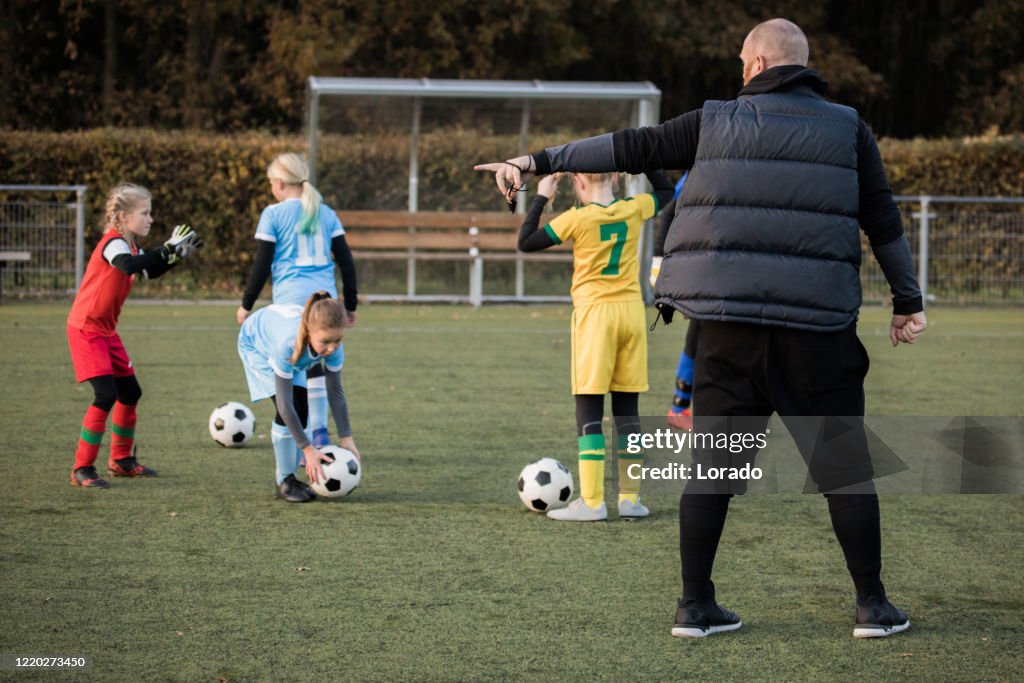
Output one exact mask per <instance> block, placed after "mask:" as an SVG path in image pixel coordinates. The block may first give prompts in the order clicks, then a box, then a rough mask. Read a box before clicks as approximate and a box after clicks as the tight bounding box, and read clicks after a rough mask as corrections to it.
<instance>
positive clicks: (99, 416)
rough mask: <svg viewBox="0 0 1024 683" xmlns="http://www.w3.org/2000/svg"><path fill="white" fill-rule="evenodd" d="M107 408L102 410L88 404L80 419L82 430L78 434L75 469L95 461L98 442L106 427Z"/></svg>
mask: <svg viewBox="0 0 1024 683" xmlns="http://www.w3.org/2000/svg"><path fill="white" fill-rule="evenodd" d="M109 414H110V411H109V410H103V409H102V408H97V407H96V406H89V409H88V410H87V411H85V417H84V418H83V419H82V431H81V432H80V433H79V435H78V449H77V450H76V451H75V469H76V470H77V469H78V468H79V467H88V466H89V465H92V464H93V463H94V462H96V455H97V454H98V453H99V452H100V442H101V441H103V432H104V430H105V429H106V427H107V415H109Z"/></svg>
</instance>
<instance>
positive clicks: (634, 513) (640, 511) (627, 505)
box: [619, 498, 651, 519]
mask: <svg viewBox="0 0 1024 683" xmlns="http://www.w3.org/2000/svg"><path fill="white" fill-rule="evenodd" d="M649 514H651V511H650V510H648V509H647V506H646V505H644V504H643V503H641V502H640V499H639V498H637V500H636V502H635V503H634V502H633V501H631V500H630V499H629V498H623V499H622V500H620V501H619V517H623V518H625V519H640V518H641V517H646V516H648V515H649Z"/></svg>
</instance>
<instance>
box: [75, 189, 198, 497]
mask: <svg viewBox="0 0 1024 683" xmlns="http://www.w3.org/2000/svg"><path fill="white" fill-rule="evenodd" d="M151 209H152V197H151V196H150V194H149V192H148V191H147V190H146V189H145V188H143V187H139V186H138V185H132V184H130V183H122V184H121V185H118V186H117V187H115V188H114V189H113V190H111V191H110V194H109V195H107V203H106V220H105V230H106V231H105V232H104V233H103V237H101V238H100V241H99V244H97V245H96V249H95V250H94V251H93V252H92V256H91V257H90V258H89V265H88V266H87V267H86V269H85V276H84V277H83V278H82V283H81V285H79V288H78V294H77V296H75V302H74V303H73V304H72V305H71V313H70V314H69V315H68V346H69V347H70V348H71V361H72V363H73V365H74V367H75V379H77V380H78V381H79V382H85V381H88V382H89V384H91V385H92V389H93V392H94V393H95V397H94V398H93V402H92V405H91V406H89V409H88V410H87V411H86V412H85V419H83V420H82V431H81V433H80V436H79V439H78V449H77V450H76V451H75V465H74V468H73V469H72V472H71V484H72V486H84V487H87V488H106V487H107V486H108V484H107V482H106V481H104V480H103V479H101V478H100V476H99V475H98V474H97V473H96V467H95V466H94V463H95V462H96V456H97V455H98V453H99V450H100V441H102V439H103V432H104V431H105V430H106V425H107V416H108V415H109V414H110V413H111V409H113V435H112V436H111V441H110V460H109V461H108V463H107V468H108V470H109V471H110V473H111V474H113V475H114V476H115V477H155V476H156V472H155V471H154V470H152V469H150V468H148V467H146V466H145V465H140V464H139V462H138V461H137V460H136V459H135V449H134V442H135V406H136V404H137V403H138V402H139V397H141V396H142V389H141V388H140V387H139V383H138V381H136V379H135V369H134V368H133V367H132V362H131V360H129V359H128V354H127V352H125V349H124V344H122V343H121V337H119V336H118V334H117V329H116V328H117V316H118V314H120V312H121V306H122V305H123V304H124V300H125V299H126V298H127V297H128V293H129V292H131V290H132V283H133V281H134V280H135V276H136V275H138V274H140V273H141V274H143V275H145V276H146V277H147V278H155V277H160V276H161V275H163V274H164V273H166V272H167V271H168V270H170V269H171V268H173V267H174V266H176V265H177V264H178V262H179V261H181V260H182V259H185V258H188V256H189V255H191V253H192V252H193V251H194V250H195V249H197V248H198V247H201V246H203V241H202V239H200V237H199V236H198V235H197V234H196V233H195V232H193V231H192V228H190V227H188V226H187V225H179V226H177V227H176V228H174V231H173V233H172V234H171V237H170V239H168V240H167V241H166V242H164V243H163V244H162V245H160V247H159V248H157V249H155V250H154V251H148V252H143V251H142V249H140V248H139V247H138V245H137V244H136V242H135V240H136V239H137V238H139V237H145V236H146V235H148V234H149V229H150V227H151V226H152V225H153V216H152V213H151Z"/></svg>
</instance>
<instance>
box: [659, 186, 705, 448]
mask: <svg viewBox="0 0 1024 683" xmlns="http://www.w3.org/2000/svg"><path fill="white" fill-rule="evenodd" d="M685 182H686V173H684V174H683V177H682V178H680V179H679V182H678V183H676V189H675V196H673V197H672V201H671V202H669V203H668V204H666V205H665V208H664V209H663V210H662V212H661V222H660V223H659V224H658V231H657V234H655V237H654V258H653V259H652V260H651V287H652V288H653V287H654V283H655V282H656V281H657V279H658V274H659V273H660V272H661V259H662V257H663V256H664V255H665V238H666V237H667V236H668V228H669V226H670V225H671V224H672V219H673V218H674V217H675V214H676V200H678V199H679V194H680V193H681V192H682V191H683V184H684V183H685ZM699 336H700V321H699V320H691V321H690V326H689V327H687V328H686V343H685V345H684V346H683V351H682V353H680V354H679V364H678V365H677V366H676V391H675V395H674V396H673V397H672V405H671V406H670V407H669V409H668V415H667V416H666V419H667V421H668V424H669V426H670V427H675V428H676V429H685V430H690V429H693V411H692V409H691V407H690V401H691V400H692V398H693V360H694V359H695V358H696V357H697V339H698V337H699Z"/></svg>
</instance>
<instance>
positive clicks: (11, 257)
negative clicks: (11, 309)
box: [0, 251, 32, 305]
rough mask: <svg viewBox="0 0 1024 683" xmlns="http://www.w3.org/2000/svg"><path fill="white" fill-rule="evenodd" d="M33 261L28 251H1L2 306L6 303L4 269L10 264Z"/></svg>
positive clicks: (0, 282)
mask: <svg viewBox="0 0 1024 683" xmlns="http://www.w3.org/2000/svg"><path fill="white" fill-rule="evenodd" d="M31 259H32V254H31V252H27V251H0V305H3V303H4V268H6V267H7V263H8V262H15V263H24V262H26V261H30V260H31Z"/></svg>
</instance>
